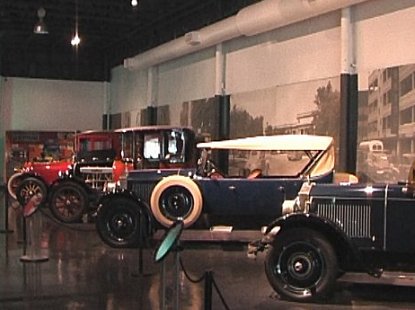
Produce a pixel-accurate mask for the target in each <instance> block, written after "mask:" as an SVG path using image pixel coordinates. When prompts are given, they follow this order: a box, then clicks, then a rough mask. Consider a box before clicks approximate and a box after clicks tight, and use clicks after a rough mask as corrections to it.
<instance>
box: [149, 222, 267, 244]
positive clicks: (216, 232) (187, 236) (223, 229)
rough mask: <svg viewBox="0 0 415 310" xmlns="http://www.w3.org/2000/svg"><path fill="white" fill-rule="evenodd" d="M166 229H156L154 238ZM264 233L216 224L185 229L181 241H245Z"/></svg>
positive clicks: (158, 236)
mask: <svg viewBox="0 0 415 310" xmlns="http://www.w3.org/2000/svg"><path fill="white" fill-rule="evenodd" d="M164 232H165V231H164V230H158V231H156V233H155V235H154V239H156V240H160V239H162V238H163V236H164ZM262 236H263V235H262V234H261V231H259V230H234V229H233V228H232V227H231V226H215V227H212V228H210V229H184V230H183V231H182V234H181V236H180V241H190V242H192V241H200V242H226V241H230V242H243V243H249V242H251V241H252V240H257V239H260V238H261V237H262Z"/></svg>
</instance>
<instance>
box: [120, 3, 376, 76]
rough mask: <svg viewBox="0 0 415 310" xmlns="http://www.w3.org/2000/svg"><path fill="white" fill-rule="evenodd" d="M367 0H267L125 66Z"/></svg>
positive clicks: (145, 63)
mask: <svg viewBox="0 0 415 310" xmlns="http://www.w3.org/2000/svg"><path fill="white" fill-rule="evenodd" d="M365 1H368V0H263V1H261V2H258V3H256V4H253V5H250V6H247V7H245V8H243V9H242V10H240V11H239V12H238V13H237V14H236V15H234V16H231V17H229V18H227V19H224V20H222V21H219V22H217V23H215V24H213V25H210V26H207V27H205V28H202V29H199V30H198V31H193V32H189V33H187V34H186V35H184V36H183V37H181V38H178V39H175V40H173V41H170V42H167V43H164V44H162V45H159V46H157V47H155V48H153V49H151V50H148V51H146V52H144V53H142V54H139V55H137V56H134V57H131V58H127V59H124V67H125V68H128V69H131V70H141V69H145V68H148V67H150V66H153V65H157V64H160V63H163V62H165V61H168V60H171V59H175V58H178V57H181V56H184V55H186V54H189V53H192V52H195V51H199V50H202V49H205V48H208V47H211V46H214V45H216V44H219V43H222V42H225V41H228V40H231V39H234V38H237V37H240V36H252V35H256V34H259V33H263V32H266V31H270V30H273V29H276V28H279V27H282V26H286V25H289V24H292V23H295V22H299V21H302V20H306V19H308V18H311V17H315V16H318V15H322V14H325V13H328V12H331V11H335V10H339V9H342V8H345V7H349V6H352V5H355V4H358V3H361V2H365ZM371 1H374V0H371Z"/></svg>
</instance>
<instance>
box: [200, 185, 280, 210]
mask: <svg viewBox="0 0 415 310" xmlns="http://www.w3.org/2000/svg"><path fill="white" fill-rule="evenodd" d="M200 186H201V188H202V192H203V202H204V210H205V212H207V213H210V214H218V215H235V216H240V215H253V216H256V215H258V216H260V215H269V216H270V218H273V217H277V216H279V215H281V206H282V202H283V200H284V197H285V186H286V180H277V179H267V178H258V179H244V178H223V179H215V180H211V179H205V180H202V181H201V182H200Z"/></svg>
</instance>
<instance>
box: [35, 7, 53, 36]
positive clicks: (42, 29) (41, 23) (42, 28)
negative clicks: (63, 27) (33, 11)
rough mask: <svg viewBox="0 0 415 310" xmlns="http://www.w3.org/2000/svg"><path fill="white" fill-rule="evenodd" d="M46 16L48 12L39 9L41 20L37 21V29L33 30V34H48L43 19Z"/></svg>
mask: <svg viewBox="0 0 415 310" xmlns="http://www.w3.org/2000/svg"><path fill="white" fill-rule="evenodd" d="M45 16H46V10H45V9H44V8H39V9H38V10H37V17H38V18H39V20H38V21H37V23H36V24H35V27H34V28H33V33H35V34H48V33H49V31H48V28H47V27H46V24H45V22H44V21H43V19H44V18H45Z"/></svg>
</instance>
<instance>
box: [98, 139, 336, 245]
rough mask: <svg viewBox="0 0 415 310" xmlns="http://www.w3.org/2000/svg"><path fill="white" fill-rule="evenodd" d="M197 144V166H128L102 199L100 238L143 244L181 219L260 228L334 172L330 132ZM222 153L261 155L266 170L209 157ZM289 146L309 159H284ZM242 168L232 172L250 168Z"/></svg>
mask: <svg viewBox="0 0 415 310" xmlns="http://www.w3.org/2000/svg"><path fill="white" fill-rule="evenodd" d="M197 147H198V149H200V150H201V155H200V158H199V161H198V166H197V168H196V169H144V170H134V171H130V172H129V173H128V176H127V184H126V187H124V188H123V189H119V190H118V191H116V192H113V193H111V194H109V195H106V196H104V197H102V199H101V200H100V202H99V208H98V212H97V219H96V226H97V231H98V233H99V235H100V237H101V239H102V240H103V241H104V242H105V243H107V244H108V245H110V246H112V247H139V246H142V245H143V242H144V241H145V240H149V239H151V238H152V234H153V232H154V230H158V229H165V228H167V227H169V226H170V225H171V224H172V223H174V222H175V221H177V220H182V221H183V222H184V226H185V227H186V228H189V229H197V230H206V229H211V228H213V227H218V226H221V227H228V228H230V229H231V230H257V231H258V232H259V231H260V229H261V227H262V226H263V225H266V224H268V223H269V222H270V221H271V219H273V218H275V217H277V216H279V215H281V214H282V203H283V201H284V200H285V199H294V198H295V197H296V196H297V193H298V190H299V189H300V188H301V186H302V184H303V183H304V182H308V181H312V182H316V183H319V182H326V183H327V182H333V179H334V177H335V176H334V148H333V139H332V138H331V137H327V136H311V135H280V136H260V137H250V138H241V139H235V140H226V141H213V142H204V143H199V144H198V145H197ZM217 151H226V152H228V151H231V152H233V151H238V154H239V155H238V156H240V157H241V158H247V157H248V156H242V155H241V154H240V153H241V152H247V153H252V151H255V156H257V157H258V158H267V162H268V163H269V169H267V171H261V170H260V169H257V168H254V167H252V169H251V171H249V174H248V175H247V176H244V175H242V176H241V175H227V174H226V173H225V172H222V171H220V169H218V167H217V165H215V163H214V162H213V160H212V157H214V156H215V154H214V153H215V152H217ZM291 151H299V152H302V153H303V154H304V156H302V157H301V159H298V160H296V161H292V160H290V159H289V158H288V156H287V154H288V153H289V152H291ZM257 152H264V153H266V156H258V154H256V153H257ZM271 157H272V158H271ZM232 160H233V159H232ZM240 164H241V163H240V162H239V161H238V165H240ZM258 164H261V163H260V162H258ZM239 168H241V167H238V169H232V167H229V170H228V171H234V172H236V173H237V172H238V171H241V173H242V172H243V171H244V170H245V169H239ZM242 168H243V167H242Z"/></svg>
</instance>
